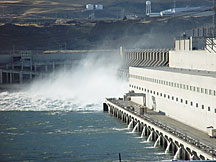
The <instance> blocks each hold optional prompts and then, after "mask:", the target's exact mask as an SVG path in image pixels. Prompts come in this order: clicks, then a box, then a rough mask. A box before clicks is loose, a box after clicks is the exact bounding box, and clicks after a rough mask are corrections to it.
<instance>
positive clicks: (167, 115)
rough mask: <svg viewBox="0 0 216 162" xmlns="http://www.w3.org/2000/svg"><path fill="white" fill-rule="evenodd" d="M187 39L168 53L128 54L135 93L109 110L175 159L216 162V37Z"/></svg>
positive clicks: (126, 71) (126, 69)
mask: <svg viewBox="0 0 216 162" xmlns="http://www.w3.org/2000/svg"><path fill="white" fill-rule="evenodd" d="M203 39H204V40H205V42H204V44H202V43H200V42H199V40H201V39H200V38H198V37H195V38H194V37H192V36H191V37H185V36H183V37H181V38H179V39H175V40H174V45H175V46H174V48H173V49H167V50H141V49H134V50H123V49H122V48H120V54H121V56H122V58H123V60H124V61H123V62H124V63H123V66H122V68H121V69H120V70H119V75H120V76H121V77H122V78H126V79H127V80H128V81H129V93H126V95H125V96H124V97H122V98H121V97H120V98H106V100H105V102H104V104H103V108H104V111H106V112H109V113H110V114H111V115H113V116H114V117H116V118H118V119H119V120H121V121H123V122H124V123H126V124H127V125H128V128H129V129H131V130H132V132H137V133H138V134H139V135H140V136H141V137H146V139H147V140H146V141H147V142H149V141H154V147H156V146H161V147H163V148H164V152H165V153H168V152H170V153H172V154H173V160H213V161H214V160H216V107H215V105H216V100H215V97H216V86H215V85H216V84H215V83H216V75H215V74H216V64H215V62H216V55H215V54H216V46H215V42H216V40H215V38H212V37H205V38H202V40H203Z"/></svg>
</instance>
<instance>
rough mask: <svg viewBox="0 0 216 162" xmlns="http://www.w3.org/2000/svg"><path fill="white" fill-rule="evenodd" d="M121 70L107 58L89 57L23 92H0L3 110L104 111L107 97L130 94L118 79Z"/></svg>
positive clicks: (37, 81)
mask: <svg viewBox="0 0 216 162" xmlns="http://www.w3.org/2000/svg"><path fill="white" fill-rule="evenodd" d="M117 69H118V66H117V65H116V63H110V62H109V61H107V60H106V59H104V58H103V59H101V58H100V59H99V58H87V59H85V60H83V61H81V62H80V64H79V65H78V66H77V67H73V68H72V69H66V70H65V69H64V70H63V69H62V70H59V71H58V72H56V73H55V74H51V75H49V76H47V77H46V78H43V79H40V80H36V81H34V82H33V83H32V84H31V85H28V86H26V87H25V89H23V90H21V91H19V92H13V93H9V92H2V93H0V111H101V110H102V103H103V102H104V101H105V98H106V97H118V96H122V95H123V94H124V93H125V92H126V91H127V86H128V84H127V83H126V82H123V81H122V80H119V79H117V76H116V72H117Z"/></svg>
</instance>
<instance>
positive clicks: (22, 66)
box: [21, 62, 23, 70]
mask: <svg viewBox="0 0 216 162" xmlns="http://www.w3.org/2000/svg"><path fill="white" fill-rule="evenodd" d="M21 70H23V62H22V63H21Z"/></svg>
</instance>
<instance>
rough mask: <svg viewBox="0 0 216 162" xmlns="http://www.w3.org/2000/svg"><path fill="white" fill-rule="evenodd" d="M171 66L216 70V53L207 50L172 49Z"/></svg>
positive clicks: (170, 54)
mask: <svg viewBox="0 0 216 162" xmlns="http://www.w3.org/2000/svg"><path fill="white" fill-rule="evenodd" d="M169 66H170V67H174V68H183V69H196V70H207V71H216V54H212V53H209V52H207V51H205V50H196V51H188V52H187V51H170V52H169Z"/></svg>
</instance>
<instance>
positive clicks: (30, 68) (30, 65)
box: [30, 62, 32, 71]
mask: <svg viewBox="0 0 216 162" xmlns="http://www.w3.org/2000/svg"><path fill="white" fill-rule="evenodd" d="M30 70H31V71H32V62H31V63H30Z"/></svg>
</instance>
